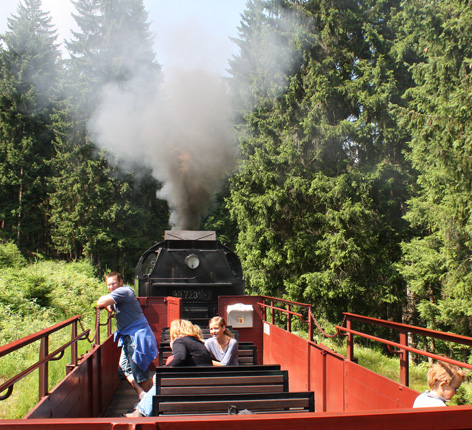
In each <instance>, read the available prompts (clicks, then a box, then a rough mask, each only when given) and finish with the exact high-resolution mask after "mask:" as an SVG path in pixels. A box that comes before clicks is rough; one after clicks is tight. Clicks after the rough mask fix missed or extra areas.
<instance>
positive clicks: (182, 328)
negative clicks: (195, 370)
mask: <svg viewBox="0 0 472 430" xmlns="http://www.w3.org/2000/svg"><path fill="white" fill-rule="evenodd" d="M170 342H171V347H172V355H173V356H174V358H173V359H172V361H171V362H170V363H169V364H168V365H169V366H170V367H176V366H211V365H212V360H211V356H210V353H209V352H208V350H207V349H206V348H205V345H204V343H203V342H202V341H201V340H200V337H199V333H198V329H197V328H196V327H195V326H194V325H193V324H192V323H191V322H190V321H187V320H181V319H178V320H174V321H172V323H171V325H170Z"/></svg>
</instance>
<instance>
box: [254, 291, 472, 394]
mask: <svg viewBox="0 0 472 430" xmlns="http://www.w3.org/2000/svg"><path fill="white" fill-rule="evenodd" d="M262 299H263V301H262V303H258V305H259V306H261V308H263V309H264V310H265V311H266V312H264V313H263V317H264V321H267V311H269V314H270V321H271V323H272V324H274V322H275V312H280V313H282V314H285V315H286V316H287V327H286V330H287V331H289V332H290V331H291V318H292V316H297V317H299V318H300V320H301V321H302V322H304V323H307V324H308V339H309V340H310V342H312V341H313V325H314V324H315V325H316V326H317V328H318V329H319V330H320V331H321V332H322V333H323V334H324V335H325V336H327V337H335V336H346V338H347V352H346V358H347V359H348V360H349V361H356V359H355V358H354V336H360V337H363V338H365V339H370V340H374V341H376V342H380V343H383V344H385V345H387V346H388V348H389V349H390V351H391V352H393V353H396V354H398V355H399V358H400V382H401V383H402V384H403V385H405V386H407V387H408V386H409V353H410V352H412V353H414V354H418V355H422V356H424V357H430V358H433V359H435V360H441V361H445V362H447V363H451V364H456V365H458V366H460V367H463V368H466V369H472V365H470V364H468V363H464V362H462V361H458V360H454V359H452V358H448V357H445V356H443V355H439V354H434V353H431V352H428V351H424V350H421V349H417V348H414V347H411V346H408V335H409V334H417V335H421V336H427V337H430V338H434V339H441V340H444V341H447V342H454V343H456V344H460V345H466V346H472V338H470V337H467V336H461V335H457V334H451V333H445V332H441V331H437V330H430V329H425V328H422V327H416V326H411V325H408V324H402V323H395V322H392V321H386V320H381V319H378V318H370V317H365V316H362V315H356V314H352V313H350V312H344V313H343V315H344V320H343V323H342V324H341V325H336V326H335V328H336V333H335V334H333V335H329V334H327V333H325V332H324V331H323V329H322V328H321V327H320V325H319V324H318V322H317V321H316V319H315V317H314V315H313V311H312V307H311V305H307V304H304V303H298V302H294V301H291V300H284V299H277V298H274V297H267V296H262ZM274 303H277V304H278V306H275V305H274ZM282 306H285V307H282ZM291 306H297V307H300V308H302V309H305V313H306V317H305V316H304V315H303V314H301V313H300V312H294V311H292V309H291ZM305 318H306V319H305ZM354 321H358V322H363V323H368V324H371V325H376V326H380V327H386V328H389V329H391V330H394V331H396V332H398V333H399V341H398V342H392V341H390V340H387V339H383V338H380V337H376V336H372V335H370V334H367V333H363V332H360V331H355V330H353V329H352V324H353V322H354ZM344 323H345V324H346V326H345V327H343V325H344ZM392 347H393V348H397V350H393V349H392Z"/></svg>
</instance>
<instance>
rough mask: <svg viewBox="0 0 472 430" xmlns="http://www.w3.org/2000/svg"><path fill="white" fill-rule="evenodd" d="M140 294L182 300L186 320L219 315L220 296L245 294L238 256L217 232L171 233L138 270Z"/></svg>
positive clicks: (144, 256)
mask: <svg viewBox="0 0 472 430" xmlns="http://www.w3.org/2000/svg"><path fill="white" fill-rule="evenodd" d="M136 281H137V291H138V295H139V296H141V297H152V296H173V297H180V298H182V304H183V309H182V317H183V318H185V319H189V320H192V321H194V322H197V321H199V320H205V321H206V322H207V321H208V319H209V318H211V317H213V316H215V315H217V314H218V296H221V295H244V293H245V281H244V277H243V271H242V268H241V262H240V260H239V258H238V256H237V255H236V254H235V253H234V252H233V251H231V249H229V248H228V247H227V246H226V245H224V244H222V243H221V242H219V241H218V240H217V239H216V232H214V231H193V230H167V231H166V232H165V235H164V240H163V241H162V242H158V243H156V244H154V245H153V246H152V247H151V248H149V249H148V250H147V251H145V252H144V253H143V254H142V255H141V257H140V259H139V261H138V265H137V268H136Z"/></svg>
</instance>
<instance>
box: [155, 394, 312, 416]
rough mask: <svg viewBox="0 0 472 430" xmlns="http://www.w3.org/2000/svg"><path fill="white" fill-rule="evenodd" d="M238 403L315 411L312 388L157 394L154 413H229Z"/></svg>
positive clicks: (264, 408) (261, 409)
mask: <svg viewBox="0 0 472 430" xmlns="http://www.w3.org/2000/svg"><path fill="white" fill-rule="evenodd" d="M232 406H235V407H236V408H238V409H239V410H242V409H249V410H250V411H253V412H254V413H263V412H273V413H279V412H314V411H315V397H314V393H313V392H312V391H306V392H292V393H251V394H218V395H156V396H154V397H153V415H154V416H159V415H165V414H173V415H184V414H202V413H203V414H227V413H228V409H229V408H230V407H232Z"/></svg>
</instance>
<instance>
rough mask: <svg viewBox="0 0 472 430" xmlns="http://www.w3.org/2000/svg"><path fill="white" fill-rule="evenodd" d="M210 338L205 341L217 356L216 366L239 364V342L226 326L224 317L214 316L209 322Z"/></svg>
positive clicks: (214, 363) (214, 362)
mask: <svg viewBox="0 0 472 430" xmlns="http://www.w3.org/2000/svg"><path fill="white" fill-rule="evenodd" d="M208 326H209V328H210V336H211V337H210V338H209V339H207V340H206V341H205V346H206V348H207V349H208V351H210V353H211V354H213V356H214V357H215V359H216V360H213V365H214V366H237V365H238V364H239V361H238V342H236V339H234V337H233V334H232V333H231V332H230V331H229V330H228V329H227V328H226V321H225V319H224V318H222V317H219V316H216V317H213V318H212V319H211V320H210V322H209V324H208Z"/></svg>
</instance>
